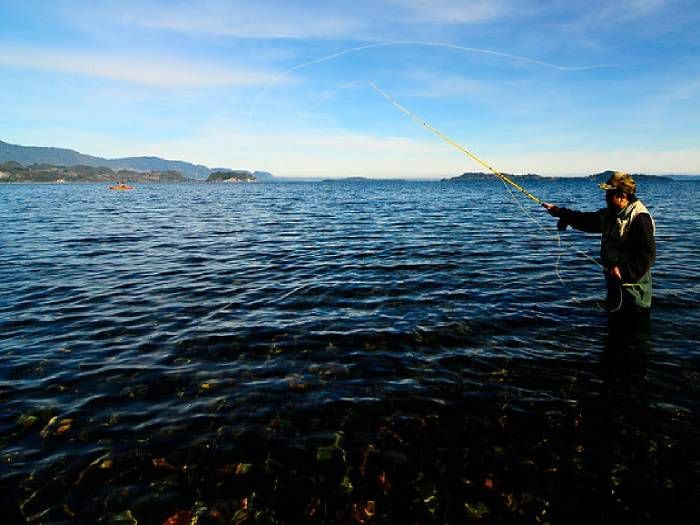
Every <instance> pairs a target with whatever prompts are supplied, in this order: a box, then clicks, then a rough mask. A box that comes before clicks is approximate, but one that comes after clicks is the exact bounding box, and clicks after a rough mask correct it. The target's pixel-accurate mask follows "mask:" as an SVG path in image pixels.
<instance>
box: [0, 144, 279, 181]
mask: <svg viewBox="0 0 700 525" xmlns="http://www.w3.org/2000/svg"><path fill="white" fill-rule="evenodd" d="M10 161H14V162H17V163H19V164H20V165H22V166H26V167H28V166H35V165H50V166H54V167H65V168H74V167H76V166H81V167H84V168H98V169H100V168H109V169H110V170H112V171H113V172H114V173H120V172H127V171H128V172H133V173H151V174H165V173H175V172H179V173H180V174H181V176H182V179H183V181H186V180H187V179H193V180H206V179H207V178H208V177H209V175H211V174H212V173H215V172H219V171H234V170H230V169H229V168H214V169H211V168H208V167H207V166H203V165H201V164H192V163H190V162H185V161H181V160H166V159H161V158H160V157H124V158H118V159H106V158H102V157H95V156H92V155H85V154H83V153H79V152H77V151H74V150H71V149H65V148H54V147H37V146H20V145H17V144H9V143H7V142H3V141H2V140H0V163H6V162H10ZM252 175H253V176H254V177H255V179H256V180H257V181H259V182H272V181H273V180H275V177H274V176H273V175H272V174H271V173H268V172H266V171H253V172H252ZM165 178H168V176H166V177H165ZM102 180H103V179H101V178H98V179H95V180H91V181H87V180H83V181H82V182H100V181H102ZM130 180H134V182H141V181H140V180H135V179H130ZM148 182H153V181H152V180H148ZM160 182H166V181H165V180H160ZM167 182H180V181H170V180H168V181H167Z"/></svg>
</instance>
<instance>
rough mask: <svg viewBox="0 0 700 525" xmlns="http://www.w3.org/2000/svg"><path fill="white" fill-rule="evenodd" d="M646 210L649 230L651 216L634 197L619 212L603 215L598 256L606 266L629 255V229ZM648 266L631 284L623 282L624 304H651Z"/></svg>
mask: <svg viewBox="0 0 700 525" xmlns="http://www.w3.org/2000/svg"><path fill="white" fill-rule="evenodd" d="M642 213H646V214H647V215H649V218H650V219H651V225H652V233H653V232H654V231H655V230H656V225H655V224H654V219H653V218H651V214H650V213H649V210H647V209H646V206H644V204H642V202H641V201H639V200H635V201H634V202H632V203H631V204H629V205H628V206H627V207H626V208H625V209H624V210H622V211H620V212H618V213H604V214H602V222H603V224H602V230H603V238H602V241H601V247H600V256H601V259H602V260H603V264H604V265H605V267H606V268H612V267H613V266H621V265H624V264H625V263H627V262H628V261H629V259H630V257H631V250H630V244H629V230H630V226H631V225H632V221H634V219H635V217H637V215H639V214H642ZM651 292H652V289H651V268H650V269H649V270H647V272H646V273H645V274H644V275H642V277H641V278H640V279H639V280H638V281H637V282H634V283H622V298H623V301H624V302H625V304H630V303H631V304H634V305H636V306H640V307H642V308H649V307H650V306H651Z"/></svg>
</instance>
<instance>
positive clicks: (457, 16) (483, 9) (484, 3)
mask: <svg viewBox="0 0 700 525" xmlns="http://www.w3.org/2000/svg"><path fill="white" fill-rule="evenodd" d="M387 4H388V5H389V6H394V7H397V8H400V9H399V13H398V18H399V19H403V20H404V21H407V22H414V23H417V22H425V23H436V24H473V23H477V22H487V21H492V20H495V19H499V18H502V17H503V16H505V15H507V14H509V13H511V12H512V9H511V7H510V6H509V4H508V2H505V1H501V0H476V1H471V2H464V1H460V0H431V1H427V0H387Z"/></svg>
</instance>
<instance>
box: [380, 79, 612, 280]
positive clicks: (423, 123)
mask: <svg viewBox="0 0 700 525" xmlns="http://www.w3.org/2000/svg"><path fill="white" fill-rule="evenodd" d="M369 85H370V86H371V87H372V89H374V90H375V91H376V92H377V93H379V94H380V95H381V96H383V97H384V98H385V99H386V100H388V101H389V102H390V103H391V104H392V105H393V106H394V107H396V108H397V109H399V110H400V111H401V112H402V113H405V114H406V115H408V116H409V117H410V118H411V119H412V120H413V121H414V122H416V123H418V124H420V125H421V126H423V127H425V128H426V129H428V130H430V131H431V132H432V133H434V134H435V135H437V136H438V137H439V138H440V139H442V140H443V141H445V142H447V143H448V144H450V145H451V146H454V147H455V148H457V149H458V150H460V151H461V152H462V153H464V154H465V155H467V156H468V157H469V158H471V159H472V160H474V161H476V162H478V163H479V164H481V165H482V166H484V167H485V168H486V169H488V170H489V171H490V172H491V173H493V174H494V175H495V176H496V177H497V178H498V179H499V180H500V181H501V182H502V183H503V184H504V185H505V186H506V188H508V189H509V191H511V195H512V196H513V198H514V200H515V202H516V203H517V204H518V205H519V206H520V207H521V209H522V210H523V211H524V212H525V214H526V215H527V216H528V217H529V218H530V219H531V220H532V221H533V222H534V223H535V224H536V225H537V226H538V227H539V228H540V229H541V230H542V231H543V232H544V233H545V234H546V235H548V236H550V237H552V236H556V238H557V239H558V243H559V246H560V247H561V235H560V234H559V232H558V231H557V232H555V233H554V231H553V230H548V229H546V228H545V227H544V226H542V225H541V224H540V222H539V221H537V220H536V219H535V218H534V217H533V216H532V215H531V214H530V213H528V212H527V210H525V208H524V207H523V206H522V205H521V204H520V201H518V200H517V199H515V195H513V194H512V190H510V188H509V187H508V185H510V186H512V187H513V188H515V189H516V190H518V191H519V192H520V193H522V194H523V195H525V196H526V197H527V198H529V199H530V200H533V201H535V202H536V203H537V204H540V205H541V204H544V201H543V200H542V199H539V198H538V197H535V196H534V195H533V194H532V193H530V192H529V191H527V190H526V189H525V188H523V187H522V186H520V185H519V184H517V183H516V182H514V181H513V180H511V179H510V178H509V177H507V176H506V175H504V174H503V173H501V172H500V171H498V170H497V169H495V168H494V167H492V166H491V165H490V164H487V163H486V162H484V161H483V160H481V159H480V158H479V157H477V156H476V155H475V154H474V153H472V152H471V151H469V150H467V149H466V148H464V147H463V146H461V145H460V144H458V143H457V142H455V141H454V140H452V139H451V138H449V137H448V136H446V135H445V134H444V133H442V132H441V131H439V130H438V129H436V128H435V127H433V126H431V125H430V124H429V123H428V122H426V121H425V120H423V119H422V118H420V117H419V116H418V115H416V114H415V113H412V112H411V111H409V110H408V109H406V108H405V107H403V106H402V105H401V104H399V103H398V102H397V101H396V100H394V99H393V98H391V97H390V96H389V95H387V94H386V93H385V92H384V91H382V90H381V89H379V87H377V85H376V84H375V83H374V82H372V81H370V82H369ZM553 233H554V235H552V234H553ZM574 250H575V251H576V252H577V253H579V254H581V255H583V256H584V257H586V258H587V259H589V260H590V261H592V262H593V263H594V264H596V265H597V266H599V267H601V268H603V269H605V268H604V266H603V265H602V264H600V263H599V262H598V261H596V260H595V259H594V258H593V257H591V256H590V255H588V254H587V253H586V252H584V251H582V250H579V249H578V248H574ZM557 264H558V262H557ZM556 273H557V276H558V277H559V280H560V281H561V283H562V284H565V283H564V280H563V279H562V278H561V275H560V274H559V269H558V267H557V269H556Z"/></svg>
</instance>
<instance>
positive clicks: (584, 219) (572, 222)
mask: <svg viewBox="0 0 700 525" xmlns="http://www.w3.org/2000/svg"><path fill="white" fill-rule="evenodd" d="M604 212H605V210H600V211H590V212H589V211H574V210H569V209H567V208H559V211H558V214H557V216H558V217H559V218H560V219H561V220H563V221H564V222H565V223H566V224H568V225H569V226H571V227H572V228H575V229H577V230H581V231H584V232H587V233H603V221H602V214H603V213H604Z"/></svg>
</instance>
